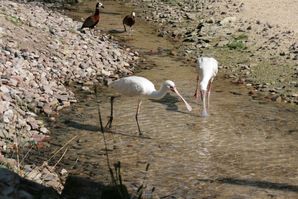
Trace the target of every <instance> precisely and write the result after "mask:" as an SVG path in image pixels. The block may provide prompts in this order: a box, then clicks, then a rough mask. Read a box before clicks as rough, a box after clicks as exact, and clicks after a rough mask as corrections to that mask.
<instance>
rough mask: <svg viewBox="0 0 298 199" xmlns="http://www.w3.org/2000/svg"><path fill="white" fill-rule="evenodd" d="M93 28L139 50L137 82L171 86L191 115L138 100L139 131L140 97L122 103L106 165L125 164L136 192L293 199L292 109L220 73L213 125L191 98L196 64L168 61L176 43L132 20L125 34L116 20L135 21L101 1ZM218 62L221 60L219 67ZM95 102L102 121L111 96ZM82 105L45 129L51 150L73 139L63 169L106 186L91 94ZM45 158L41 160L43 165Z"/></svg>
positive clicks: (178, 104) (174, 104)
mask: <svg viewBox="0 0 298 199" xmlns="http://www.w3.org/2000/svg"><path fill="white" fill-rule="evenodd" d="M103 3H104V6H105V8H104V9H103V13H102V14H101V21H100V23H99V24H98V27H97V28H99V29H100V30H102V31H104V32H111V33H112V35H114V37H115V39H117V40H119V41H121V42H124V43H125V45H127V46H129V47H131V48H134V49H136V50H138V51H139V52H140V54H141V57H142V58H141V59H144V61H143V62H144V66H143V68H146V67H150V68H151V66H153V67H152V69H149V70H142V71H140V72H138V73H137V74H136V75H139V76H144V77H146V78H148V79H150V80H151V81H152V82H153V83H154V84H155V85H156V88H159V86H160V84H161V83H162V81H164V80H166V79H171V80H173V81H174V82H175V83H176V86H177V89H178V90H179V92H180V93H181V94H182V95H183V96H184V97H185V99H186V100H187V101H188V102H189V103H190V104H191V106H192V107H193V111H192V112H188V111H187V110H186V108H185V106H184V104H183V102H182V101H180V100H178V98H177V96H175V95H173V94H170V95H167V96H166V97H165V98H164V99H162V100H158V101H156V100H144V101H143V104H142V107H141V112H140V115H139V121H140V125H141V128H142V130H143V131H144V134H145V137H139V136H138V133H137V126H136V122H135V118H134V116H135V111H136V107H137V99H136V98H128V97H122V96H121V97H118V98H116V100H115V107H114V108H115V110H114V111H115V112H114V114H115V115H114V122H113V127H112V129H111V130H112V132H110V133H107V134H106V135H107V144H108V148H109V155H110V160H111V162H112V163H114V162H116V161H121V165H122V167H121V168H122V178H123V181H124V183H125V185H126V186H127V188H128V189H129V190H130V192H135V190H136V189H137V187H138V186H139V185H140V184H141V183H142V182H143V180H144V175H145V172H144V170H145V167H146V164H147V163H150V167H149V170H148V172H147V174H146V175H147V176H146V182H145V183H146V184H147V186H148V190H150V189H151V188H152V187H155V192H154V197H156V198H158V197H159V198H298V155H297V154H298V153H297V152H298V122H297V118H298V112H297V110H295V109H294V108H293V107H291V106H286V105H282V104H273V103H267V102H264V101H259V100H253V99H250V98H249V97H248V95H247V92H248V91H247V90H246V88H242V87H240V86H237V85H233V84H231V83H229V82H228V81H226V80H225V79H224V78H223V74H221V72H220V71H219V75H218V77H217V78H216V79H215V81H214V85H213V91H212V93H211V107H210V116H209V117H207V118H202V117H200V112H201V104H200V103H197V102H196V101H195V99H194V98H193V94H194V90H195V85H196V82H195V79H196V73H195V68H194V65H193V64H186V62H183V58H177V57H175V56H171V55H169V52H170V51H171V50H173V49H175V45H178V44H177V43H171V42H169V41H167V40H166V39H165V38H161V37H157V35H156V31H155V30H154V28H153V27H151V26H150V25H148V24H147V23H145V22H143V21H141V20H139V19H137V23H136V25H135V26H134V28H133V29H134V30H133V32H132V33H131V34H128V33H122V30H123V27H122V18H123V17H124V16H125V15H126V14H128V13H130V12H131V9H130V8H127V7H125V6H124V5H123V4H120V3H119V2H117V1H104V2H103ZM94 4H95V3H94V2H89V3H85V4H82V5H80V6H79V8H80V9H79V10H78V11H75V12H70V13H69V15H70V16H73V17H74V16H75V17H74V18H76V19H80V18H81V17H83V16H84V17H86V16H87V15H88V14H89V13H88V14H86V13H85V12H84V11H85V10H87V8H88V9H89V11H90V10H91V12H93V9H94ZM219 62H220V60H219ZM112 94H113V93H112V91H110V90H109V89H107V88H102V89H101V92H100V94H99V98H100V107H101V111H102V114H103V119H104V122H107V117H108V115H109V111H110V104H109V96H111V95H112ZM77 95H78V101H79V102H78V103H77V104H74V105H72V107H71V108H70V109H68V110H64V111H63V112H62V113H61V115H60V117H59V118H58V121H57V122H52V123H50V124H49V125H50V128H51V131H52V132H53V135H52V139H51V141H50V142H51V147H50V148H49V149H47V150H49V151H54V150H55V149H57V148H60V147H61V146H63V145H64V144H65V143H66V142H67V141H69V140H70V139H71V138H73V137H74V136H78V139H76V141H74V142H73V143H71V144H70V145H69V149H68V151H67V153H66V155H65V158H64V159H63V160H62V161H61V162H60V164H59V165H60V166H61V167H64V168H66V169H67V170H68V171H69V172H71V174H72V175H76V176H83V177H88V178H90V179H92V180H94V181H99V182H102V183H109V182H110V176H109V173H108V170H107V164H106V156H105V151H104V145H103V137H102V135H101V134H100V132H99V131H98V130H99V128H98V111H97V103H96V100H95V96H94V94H88V93H79V92H78V93H77ZM39 158H41V159H44V158H45V157H39Z"/></svg>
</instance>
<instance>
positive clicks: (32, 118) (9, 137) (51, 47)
mask: <svg viewBox="0 0 298 199" xmlns="http://www.w3.org/2000/svg"><path fill="white" fill-rule="evenodd" d="M80 26H81V23H80V22H76V21H73V20H72V19H71V18H68V17H66V16H64V15H61V14H60V13H58V12H56V11H53V10H50V9H48V8H47V7H46V6H45V5H44V4H43V3H39V2H30V3H18V2H16V1H9V0H3V1H1V2H0V161H1V162H2V163H1V165H2V166H4V167H8V168H10V169H11V170H13V171H16V172H18V173H19V174H20V175H21V176H27V178H29V179H31V180H34V181H35V182H38V183H41V184H44V185H47V186H52V187H54V188H55V189H56V190H61V182H60V183H59V182H58V181H59V178H58V176H56V175H55V174H53V175H54V176H52V174H45V173H51V172H53V170H54V169H48V166H47V164H46V163H45V166H43V167H42V168H39V167H34V166H29V165H23V161H24V158H26V156H25V157H24V156H21V157H18V155H20V154H26V153H27V152H30V150H31V149H32V148H34V147H42V146H43V145H44V144H45V141H46V140H47V139H48V138H49V131H48V129H47V127H46V126H45V124H44V121H43V120H42V119H41V117H40V116H42V115H44V116H46V117H48V118H50V119H51V120H55V117H56V116H57V115H58V112H59V110H61V109H63V108H65V107H68V106H70V105H71V103H74V102H76V97H75V95H74V93H73V92H72V91H71V86H69V85H73V84H79V85H80V87H81V89H83V90H87V91H88V90H90V89H91V90H92V87H93V85H94V84H99V83H101V82H103V80H105V78H107V77H111V76H114V77H117V76H118V75H119V74H127V73H131V70H132V69H133V64H132V63H133V62H134V61H135V60H137V59H138V53H137V52H133V51H131V50H130V49H128V48H124V47H121V46H120V45H119V44H118V43H117V42H115V41H111V40H110V39H109V36H108V35H105V34H101V33H100V32H99V31H97V32H96V33H95V34H94V35H91V34H90V32H89V31H86V33H81V32H79V31H77V29H78V28H79V27H80ZM11 154H13V156H12V158H15V159H16V160H14V159H8V157H10V155H11ZM45 168H46V169H45ZM38 171H39V172H38ZM49 171H51V172H49ZM5 173H6V172H5ZM5 173H4V174H3V173H2V174H3V175H5ZM64 173H65V172H64ZM49 175H50V176H52V177H49ZM44 176H45V177H44ZM2 177H3V176H1V175H0V178H2ZM53 180H54V181H57V182H55V183H53ZM4 182H5V181H4ZM6 184H7V183H6ZM8 184H9V183H8ZM2 185H3V186H4V184H2V181H0V187H2ZM15 186H18V185H15ZM8 190H9V189H8ZM10 191H11V192H10ZM10 191H8V192H5V193H2V194H3V195H2V196H3V197H4V196H7V197H8V196H9V194H12V192H13V189H10ZM5 194H6V195H5ZM28 194H29V195H30V193H28ZM2 196H1V198H2ZM29 198H30V197H29Z"/></svg>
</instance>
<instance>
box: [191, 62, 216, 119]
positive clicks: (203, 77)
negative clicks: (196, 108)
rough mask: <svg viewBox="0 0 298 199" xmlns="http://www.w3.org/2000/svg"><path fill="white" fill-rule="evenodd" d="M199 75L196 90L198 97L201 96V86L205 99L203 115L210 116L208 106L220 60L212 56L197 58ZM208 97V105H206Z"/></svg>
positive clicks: (202, 95)
mask: <svg viewBox="0 0 298 199" xmlns="http://www.w3.org/2000/svg"><path fill="white" fill-rule="evenodd" d="M196 69H197V72H198V75H197V86H196V91H195V95H194V96H195V97H196V99H198V98H199V87H200V93H201V99H202V101H203V111H202V116H203V117H205V116H208V112H207V110H208V108H209V101H210V92H211V84H212V82H213V80H214V78H215V76H216V74H217V72H218V62H217V61H216V60H215V59H214V58H212V57H199V58H198V59H197V66H196ZM206 98H207V105H206Z"/></svg>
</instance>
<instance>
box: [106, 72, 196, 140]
mask: <svg viewBox="0 0 298 199" xmlns="http://www.w3.org/2000/svg"><path fill="white" fill-rule="evenodd" d="M109 86H111V87H112V88H113V89H114V90H116V91H117V92H119V93H120V94H122V95H125V96H129V97H138V98H139V99H138V106H137V111H136V115H135V119H136V122H137V125H138V131H139V135H142V132H141V128H140V125H139V121H138V114H139V112H140V108H141V103H142V99H141V97H142V96H145V97H147V98H150V99H161V98H163V97H164V96H165V95H166V94H167V93H168V92H169V91H172V92H174V93H176V94H177V95H178V96H179V97H180V98H181V99H182V101H183V102H184V103H185V105H186V108H187V109H188V111H191V110H192V108H191V106H190V105H189V104H188V103H187V102H186V101H185V99H184V98H183V97H182V96H181V95H180V93H179V92H178V90H177V88H176V86H175V83H174V82H173V81H171V80H166V81H164V82H163V83H162V85H161V87H160V89H159V90H158V91H157V90H156V89H155V87H154V84H153V83H152V82H151V81H149V80H148V79H146V78H144V77H139V76H130V77H124V78H121V79H118V80H116V81H113V82H111V83H110V84H109ZM113 100H114V97H112V98H111V116H110V120H109V122H108V123H107V126H108V127H109V128H111V126H112V121H113Z"/></svg>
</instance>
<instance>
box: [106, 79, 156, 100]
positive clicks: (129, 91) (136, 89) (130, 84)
mask: <svg viewBox="0 0 298 199" xmlns="http://www.w3.org/2000/svg"><path fill="white" fill-rule="evenodd" d="M110 86H111V87H112V88H113V89H115V90H116V91H117V92H119V93H121V94H123V95H126V96H130V97H132V96H138V95H147V94H148V93H150V92H152V90H155V88H154V85H153V83H152V82H150V81H149V80H147V79H146V78H143V77H138V76H130V77H124V78H121V79H118V80H116V81H114V82H112V83H111V84H110Z"/></svg>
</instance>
